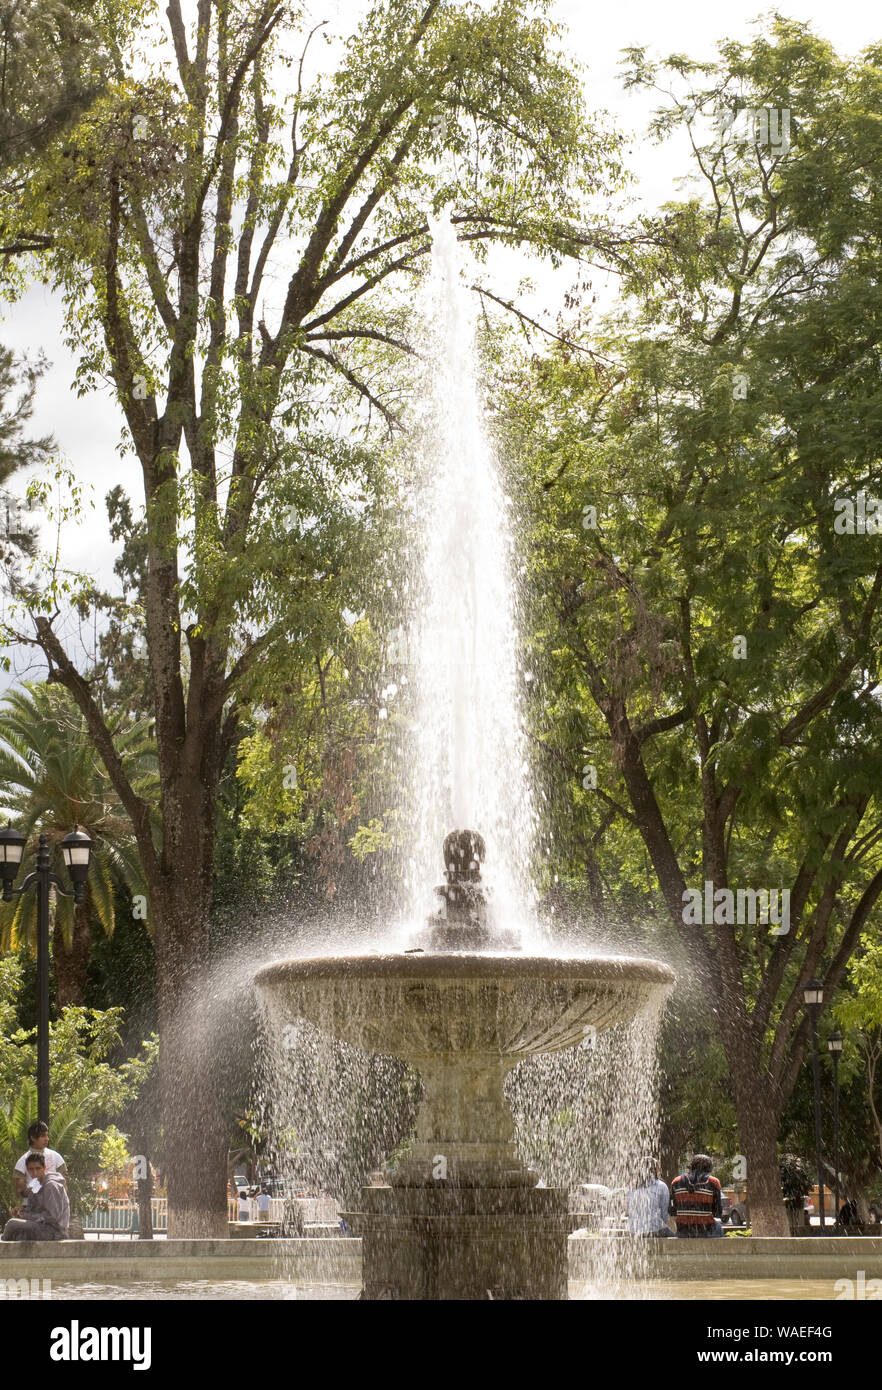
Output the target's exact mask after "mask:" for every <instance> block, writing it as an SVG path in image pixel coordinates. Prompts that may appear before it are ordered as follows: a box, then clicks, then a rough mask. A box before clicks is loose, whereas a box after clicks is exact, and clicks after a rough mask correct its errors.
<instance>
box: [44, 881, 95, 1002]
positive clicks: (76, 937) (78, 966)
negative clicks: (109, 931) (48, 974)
mask: <svg viewBox="0 0 882 1390" xmlns="http://www.w3.org/2000/svg"><path fill="white" fill-rule="evenodd" d="M89 939H90V934H89V908H88V904H87V903H80V904H79V905H78V906H77V907H75V908H74V926H73V938H72V940H71V944H70V949H68V947H67V946H66V945H65V942H64V935H63V933H62V930H61V926H60V924H59V923H58V922H57V921H56V924H55V930H54V932H53V934H52V964H53V967H54V970H55V999H56V1006H57V1008H59V1009H63V1008H65V1007H66V1005H68V1004H77V1005H80V1004H82V1003H83V1001H84V999H85V997H86V979H87V976H88V972H89Z"/></svg>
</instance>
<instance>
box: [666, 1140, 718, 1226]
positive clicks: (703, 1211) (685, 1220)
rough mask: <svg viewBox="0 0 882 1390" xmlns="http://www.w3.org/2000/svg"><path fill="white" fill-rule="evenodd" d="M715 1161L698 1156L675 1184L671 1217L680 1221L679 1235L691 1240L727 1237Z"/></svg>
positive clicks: (672, 1186) (704, 1156)
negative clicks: (724, 1235)
mask: <svg viewBox="0 0 882 1390" xmlns="http://www.w3.org/2000/svg"><path fill="white" fill-rule="evenodd" d="M712 1168H713V1161H712V1160H711V1159H710V1158H709V1157H708V1155H707V1154H695V1155H694V1157H693V1159H692V1162H691V1163H690V1164H689V1167H688V1168H687V1169H686V1172H685V1173H681V1174H680V1176H679V1177H676V1178H674V1181H673V1182H672V1183H671V1215H672V1216H673V1217H675V1218H676V1221H677V1235H678V1236H686V1237H687V1238H689V1237H692V1238H695V1237H700V1236H721V1235H722V1234H723V1228H722V1224H719V1225H718V1224H717V1223H718V1222H720V1223H721V1222H722V1216H723V1193H722V1189H721V1188H720V1184H719V1180H718V1179H717V1178H715V1177H714V1176H713V1173H712V1172H711V1169H712Z"/></svg>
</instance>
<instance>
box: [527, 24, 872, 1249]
mask: <svg viewBox="0 0 882 1390" xmlns="http://www.w3.org/2000/svg"><path fill="white" fill-rule="evenodd" d="M633 58H634V73H633V80H634V81H637V82H641V83H644V84H645V85H647V86H661V85H663V76H665V77H667V78H669V79H670V81H671V84H672V91H671V98H670V106H669V107H668V108H666V109H665V110H664V112H663V114H662V115H661V116H660V118H659V123H658V125H659V129H660V131H662V132H663V133H664V132H665V131H667V130H669V129H671V128H673V127H675V126H682V127H683V128H684V129H685V130H686V131H687V132H688V133H689V134H690V135H691V138H692V140H693V150H694V167H695V170H696V175H697V177H698V179H699V180H700V181H701V183H703V185H704V186H705V188H706V189H707V190H708V196H707V197H706V198H702V197H701V196H700V195H696V197H695V198H694V199H692V200H690V201H688V202H686V203H681V204H674V205H671V206H669V207H667V208H665V209H664V210H663V211H662V213H661V214H660V216H659V217H658V218H657V219H655V220H654V221H653V222H652V223H651V225H650V227H649V228H648V232H649V235H648V237H647V249H646V251H645V254H642V255H640V256H639V257H637V258H636V259H635V261H634V264H633V267H632V271H631V273H630V274H629V276H628V277H627V278H626V282H625V289H626V291H627V292H628V293H629V295H630V296H631V299H630V305H629V307H628V308H627V309H626V310H623V311H622V312H621V314H620V315H619V317H618V319H614V320H613V321H612V322H611V323H610V325H609V327H608V329H607V331H606V333H605V334H603V333H600V334H597V335H595V336H594V337H592V338H587V339H586V340H585V341H584V342H583V344H582V346H583V349H586V350H583V351H581V352H575V353H573V352H568V351H565V350H561V351H560V352H558V353H557V354H556V356H555V357H554V358H553V359H552V360H549V361H545V362H541V363H539V364H538V365H537V366H536V368H535V370H534V371H533V374H532V375H533V382H534V387H535V395H534V396H533V398H532V400H531V399H530V397H529V394H528V393H526V392H523V391H522V392H521V395H520V398H519V400H518V401H517V402H515V403H514V406H513V419H512V424H511V429H512V431H513V435H512V439H513V441H514V445H515V446H516V447H518V448H521V447H523V446H525V445H526V447H527V448H528V449H529V448H530V445H529V441H530V440H532V441H533V444H532V450H533V459H534V464H538V468H537V469H536V471H535V472H534V474H533V479H534V487H535V496H536V499H537V516H538V529H537V531H536V533H535V546H536V550H535V560H534V563H535V565H536V569H537V576H538V585H537V587H538V589H539V591H540V592H541V594H542V595H543V598H542V600H541V601H540V603H539V605H538V609H537V614H536V620H537V636H536V646H537V654H536V655H537V669H538V670H540V671H541V670H544V671H545V673H546V676H547V679H548V681H549V684H550V689H551V691H552V698H551V699H550V700H549V701H548V704H547V706H546V707H545V709H544V710H543V711H540V712H539V713H538V716H537V723H538V729H537V735H536V736H537V738H538V740H539V742H540V744H542V745H543V746H545V747H547V749H548V751H549V754H550V756H552V757H553V758H554V759H555V761H556V763H557V764H558V765H559V763H560V762H561V760H562V761H563V762H564V764H565V765H566V766H567V767H568V769H569V771H570V776H571V782H570V786H571V787H572V786H573V785H574V783H575V781H576V778H578V779H579V782H581V783H582V785H580V786H579V787H578V790H577V791H576V792H575V796H574V798H573V799H574V803H575V806H576V817H575V819H576V825H577V828H578V832H579V837H580V843H581V844H582V845H583V846H588V847H590V852H591V853H590V857H586V865H587V871H588V872H589V875H590V877H591V880H592V882H593V883H594V886H595V897H596V900H597V906H598V910H600V911H603V908H604V899H606V902H607V904H608V903H609V894H608V892H607V890H606V889H605V887H604V880H605V881H606V883H607V884H608V883H610V882H614V881H615V878H616V877H618V876H621V866H622V863H623V862H624V864H625V865H626V866H627V869H626V877H627V878H628V879H630V882H631V886H632V888H635V889H636V888H639V885H640V881H641V879H642V878H643V873H644V866H645V865H646V864H648V865H649V866H651V869H652V874H653V878H654V881H655V883H656V884H657V885H658V891H659V893H660V895H661V900H662V902H663V903H664V905H665V907H666V909H667V911H668V913H669V915H670V918H671V920H672V921H673V923H674V924H675V926H676V928H677V931H678V933H679V936H680V942H681V945H680V954H681V957H682V959H683V961H684V964H685V965H686V966H687V967H688V966H689V965H691V966H692V968H693V969H694V971H695V973H696V975H697V977H698V979H699V980H700V982H701V984H702V986H703V988H704V990H705V993H706V996H707V1000H708V1003H709V1006H710V1008H711V1010H712V1014H713V1017H714V1019H715V1023H716V1027H717V1030H718V1034H719V1037H720V1040H721V1042H722V1044H723V1048H724V1050H725V1054H726V1060H727V1063H728V1068H729V1073H730V1077H731V1086H732V1096H733V1099H734V1102H735V1106H736V1111H737V1117H738V1125H739V1131H740V1137H741V1144H742V1146H743V1152H744V1154H745V1156H746V1158H747V1165H748V1183H749V1188H750V1201H751V1213H752V1218H753V1221H754V1229H756V1230H757V1231H759V1232H762V1233H765V1234H776V1233H782V1234H783V1233H786V1228H785V1224H784V1214H783V1210H782V1208H781V1196H780V1185H779V1179H778V1167H777V1156H776V1137H777V1125H778V1121H779V1118H780V1115H781V1112H782V1107H783V1105H784V1104H785V1103H786V1101H787V1099H788V1097H789V1096H790V1094H791V1093H792V1091H793V1088H794V1085H795V1083H796V1079H797V1076H798V1074H799V1068H800V1066H801V1064H802V1061H803V1058H804V1055H805V1049H806V1043H807V1039H808V1021H807V1018H806V1013H805V1010H804V1008H803V987H804V985H805V983H806V982H807V980H808V979H809V978H811V977H812V976H814V975H819V976H821V978H822V980H823V982H824V985H825V989H826V990H827V994H828V998H832V996H833V992H834V990H835V989H836V987H837V986H838V985H839V984H840V983H841V982H842V980H843V976H844V972H845V968H846V965H847V962H848V959H849V956H850V954H851V952H852V951H853V950H854V948H855V945H856V943H857V941H858V939H859V936H860V934H861V932H862V931H863V930H864V929H865V928H866V927H867V926H868V924H869V923H870V922H871V921H872V922H875V921H876V920H877V912H878V902H879V897H880V893H882V857H880V850H879V846H880V841H882V805H880V802H879V799H878V786H879V777H880V774H882V762H880V755H879V748H880V734H882V722H880V721H882V715H880V705H879V698H878V696H879V668H878V648H879V641H880V637H882V612H880V599H882V566H880V563H879V557H878V553H877V545H878V541H877V538H876V534H875V533H876V529H877V527H876V523H875V521H873V516H874V511H873V502H872V499H874V498H876V497H879V496H880V495H882V473H880V469H882V464H880V457H879V446H878V439H879V425H880V421H882V383H880V377H879V353H880V343H882V298H880V289H879V279H878V262H879V255H880V251H882V244H880V231H882V222H880V214H882V202H880V198H879V193H878V188H879V175H880V173H882V136H880V131H879V126H878V122H877V121H876V119H875V115H871V114H869V113H874V112H875V111H876V110H877V109H878V106H879V99H880V96H882V91H880V86H879V72H880V68H879V61H878V59H879V54H878V52H876V53H870V54H868V55H866V56H865V57H864V58H863V59H861V60H857V61H855V62H847V61H844V60H841V59H839V58H838V57H837V56H836V55H835V53H834V52H833V51H832V49H831V48H830V46H829V45H828V44H826V43H824V42H822V41H821V40H819V39H817V38H815V37H814V36H813V35H812V34H811V33H810V32H809V31H808V30H807V28H806V27H805V26H802V25H797V24H791V23H789V22H785V21H783V20H781V21H778V22H776V24H775V25H774V26H773V29H772V32H771V34H770V35H769V36H762V37H761V38H759V39H758V40H757V41H756V42H755V43H754V44H752V45H749V46H744V45H738V44H726V45H723V46H722V53H721V58H720V61H719V62H718V63H717V64H711V65H707V66H705V67H702V68H698V67H697V65H695V64H691V63H689V62H688V61H687V60H686V59H682V58H672V59H670V60H669V62H668V64H667V67H666V68H653V67H652V66H651V65H649V64H648V63H647V60H646V58H645V55H643V54H642V53H635V54H634V55H633ZM683 88H685V90H682V89H683ZM681 91H682V95H680V92H681ZM745 111H746V112H747V113H748V119H747V121H745V120H744V112H745ZM763 111H765V129H764V127H763V122H762V120H761V119H760V118H761V115H762V112H763ZM772 111H774V112H776V113H777V120H778V138H777V140H776V141H775V143H774V144H772V143H771V139H770V137H771V133H772V124H773V123H772V121H771V118H770V112H772ZM720 112H722V113H724V114H723V118H722V119H721V118H720V116H719V113H720ZM735 112H740V113H741V114H740V116H739V118H738V119H737V120H736V119H734V115H733V113H735ZM784 112H786V113H787V117H788V119H789V141H786V142H785V141H784V140H783V138H781V135H782V131H783V124H784V115H783V113H784ZM702 113H704V116H705V117H706V120H705V124H704V126H703V127H702V125H701V117H702ZM714 113H717V116H716V118H715V119H714ZM730 116H731V117H733V118H732V119H730ZM537 405H538V409H537ZM862 499H863V501H862ZM868 499H869V501H868ZM862 506H863V508H864V512H865V513H866V514H867V515H869V517H870V519H871V525H870V528H869V530H868V529H867V527H866V525H864V524H862V522H861V515H862V512H861V508H862ZM878 521H879V522H882V512H880V513H879V514H878ZM583 768H585V769H586V772H585V775H584V777H583V772H582V769H583ZM591 769H593V771H591ZM635 842H636V843H635ZM637 845H639V846H640V849H639V852H635V851H636V847H637ZM573 857H574V858H575V855H574V856H573ZM604 871H605V872H604ZM706 884H710V885H711V890H710V891H711V898H710V905H709V908H708V907H706V906H705V885H706ZM785 888H786V890H787V891H788V893H789V920H788V921H784V920H782V919H780V914H779V920H777V921H775V920H773V919H772V918H771V917H770V915H768V914H766V916H765V917H763V915H762V913H761V912H760V911H757V908H756V905H755V903H754V906H753V908H751V902H752V901H753V900H752V898H749V897H745V898H743V899H742V904H741V910H740V912H739V910H738V903H737V899H736V898H735V897H734V895H735V894H736V893H737V891H738V890H739V889H740V890H742V892H743V893H747V892H748V891H750V892H751V893H754V892H756V891H757V890H760V889H768V890H772V889H776V890H777V889H781V890H783V889H785ZM696 890H697V892H698V893H699V894H700V901H697V900H695V899H693V898H692V896H691V894H692V893H693V892H694V891H696ZM644 892H645V889H644ZM730 893H731V894H732V895H733V897H732V900H731V902H730V899H729V897H728V895H729V894H730ZM646 897H647V899H648V901H649V903H650V904H652V903H653V895H652V894H651V893H650V894H646ZM781 906H783V900H782V901H781V902H780V903H779V907H781ZM751 913H752V915H751Z"/></svg>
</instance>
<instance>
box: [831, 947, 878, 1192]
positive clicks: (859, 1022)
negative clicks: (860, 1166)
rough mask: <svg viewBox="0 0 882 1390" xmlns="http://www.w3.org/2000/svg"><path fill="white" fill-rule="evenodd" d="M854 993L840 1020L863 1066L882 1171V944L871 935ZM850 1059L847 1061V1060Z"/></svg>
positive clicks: (853, 970)
mask: <svg viewBox="0 0 882 1390" xmlns="http://www.w3.org/2000/svg"><path fill="white" fill-rule="evenodd" d="M849 982H850V984H851V985H852V988H853V990H854V992H853V993H852V994H851V995H850V997H847V998H845V999H843V1000H842V1001H841V1002H840V1004H839V1005H838V1007H837V1010H836V1018H837V1021H838V1022H839V1023H840V1024H841V1026H842V1027H843V1028H846V1029H848V1030H849V1034H850V1036H849V1041H850V1042H852V1043H853V1044H854V1047H855V1050H856V1052H857V1054H858V1057H859V1059H860V1062H861V1063H862V1064H863V1070H864V1079H865V1087H866V1099H867V1105H868V1106H869V1110H870V1115H871V1117H872V1122H873V1129H874V1132H875V1133H874V1138H875V1149H876V1155H875V1157H876V1162H877V1165H878V1169H879V1171H882V1097H880V1093H879V1082H880V1076H882V944H880V942H879V941H878V940H876V939H875V938H874V937H872V936H870V935H869V934H865V935H864V936H862V937H861V941H860V952H859V954H858V955H857V957H856V959H855V960H853V961H852V963H851V966H850V968H849ZM846 1060H847V1058H846Z"/></svg>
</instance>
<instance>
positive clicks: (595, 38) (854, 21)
mask: <svg viewBox="0 0 882 1390" xmlns="http://www.w3.org/2000/svg"><path fill="white" fill-rule="evenodd" d="M361 8H362V0H328V3H326V4H324V5H320V4H317V3H314V4H312V6H311V9H312V10H313V12H314V14H315V17H316V19H327V20H328V21H329V24H330V27H331V28H332V29H338V30H340V29H345V28H349V27H351V26H352V23H353V21H354V20H355V19H356V18H357V15H358V13H359V12H360V10H361ZM782 11H783V13H785V14H786V15H787V16H788V17H789V18H793V19H799V20H804V21H807V22H809V23H811V24H812V26H813V27H814V28H815V30H816V31H817V32H818V33H819V34H821V35H822V36H823V37H825V38H828V39H830V40H831V41H832V42H833V44H834V45H835V47H836V48H837V49H838V50H839V52H840V53H844V54H854V53H857V52H859V51H860V50H861V49H862V48H863V47H865V46H866V45H867V44H869V43H871V42H873V41H875V40H877V39H879V38H880V37H882V11H880V10H879V8H878V6H875V5H871V4H862V3H857V2H856V0H838V2H837V3H836V4H833V3H829V0H828V2H827V3H808V4H798V3H794V0H790V3H784V4H782ZM552 12H553V15H554V17H555V18H556V19H558V20H559V21H561V22H563V23H564V24H565V25H566V26H567V28H568V31H569V38H568V42H567V49H568V51H569V52H570V53H571V54H572V55H573V57H574V59H575V60H576V61H577V62H578V63H579V64H580V65H582V66H584V67H585V68H586V72H585V74H584V82H585V92H586V99H587V102H588V104H589V106H590V107H591V108H593V109H595V110H598V109H600V110H605V111H607V112H608V113H609V117H610V119H611V120H613V121H615V122H616V123H617V124H618V126H619V127H620V128H621V129H622V130H624V131H625V132H628V133H631V134H632V135H633V139H632V140H631V141H630V149H631V153H630V156H629V160H628V162H629V165H630V168H631V169H632V170H633V172H634V173H635V175H636V177H637V185H638V186H637V190H636V192H637V196H638V197H639V200H640V202H641V203H643V204H644V205H646V206H648V207H656V206H658V205H659V204H660V203H663V202H665V201H667V200H668V199H669V198H671V197H672V196H673V195H674V193H675V191H676V190H675V186H674V180H675V179H676V177H677V176H678V174H679V173H681V172H682V170H683V169H684V167H685V161H684V159H683V154H682V149H678V148H677V146H676V145H674V144H671V145H669V146H658V145H656V144H654V143H651V142H650V141H649V140H647V139H646V137H645V135H644V133H643V132H644V131H645V128H646V123H647V121H648V118H649V116H650V115H651V112H652V108H653V106H654V104H655V103H654V102H653V101H652V100H651V99H650V98H647V97H646V96H645V95H643V94H634V93H628V92H625V91H624V90H623V88H622V84H621V74H620V71H619V66H618V65H619V62H620V60H621V54H622V50H623V49H624V48H626V47H628V46H629V45H632V44H640V45H642V46H645V47H646V48H648V49H649V50H650V51H651V52H652V53H655V54H656V55H658V56H664V55H666V54H668V53H673V52H685V53H688V54H689V55H690V57H694V58H703V57H708V58H710V57H712V56H713V54H714V50H715V45H716V43H717V42H718V41H719V40H720V39H722V38H726V37H729V38H740V39H747V38H749V37H750V35H751V33H752V31H753V25H754V22H755V20H756V17H757V14H758V13H759V11H758V7H757V3H756V0H750V2H749V3H746V2H745V0H727V3H726V4H725V5H710V4H707V3H701V0H689V3H676V0H674V2H673V3H667V4H659V3H658V2H657V0H616V3H614V4H603V5H593V4H590V3H581V0H558V2H557V3H555V4H554V5H553V7H552ZM766 13H767V14H768V13H769V12H768V11H767V12H766ZM491 254H492V253H491ZM498 267H502V269H503V271H504V272H505V271H507V266H503V263H502V261H500V262H499V263H498ZM498 267H497V268H498ZM534 279H535V281H536V284H537V294H538V297H539V299H540V300H542V299H543V298H544V301H545V307H546V308H548V309H551V310H552V311H553V310H554V309H556V307H557V304H558V303H559V302H560V295H561V294H562V292H563V289H564V288H565V283H564V282H562V281H561V280H560V277H557V278H554V277H552V276H551V275H550V274H549V275H548V277H547V278H545V279H543V274H542V272H541V271H538V270H536V271H534ZM61 323H62V315H61V306H60V303H59V301H58V299H57V297H56V296H54V295H53V294H52V292H51V291H49V290H48V289H45V288H43V287H36V288H33V289H31V290H29V291H28V292H27V293H26V294H25V296H24V297H23V298H22V299H21V300H20V301H19V302H18V303H17V304H15V305H13V306H7V311H6V321H5V322H0V341H3V342H5V343H7V344H9V345H11V346H13V347H14V348H15V349H16V350H17V351H18V352H21V353H27V354H29V355H36V354H37V353H38V352H40V351H41V350H42V351H44V352H45V353H46V355H47V357H48V358H49V360H50V362H51V366H50V368H49V370H48V372H47V373H46V375H45V376H44V377H43V379H42V381H41V383H40V386H39V389H38V396H37V402H36V409H35V412H34V418H33V422H32V430H31V433H32V434H34V435H43V434H52V435H53V436H54V437H55V439H56V440H57V442H58V444H59V446H60V450H61V452H62V454H63V456H64V457H65V459H66V460H67V461H68V463H69V464H70V466H71V467H72V468H73V469H74V471H75V472H76V473H77V475H78V477H80V478H81V479H82V480H83V481H84V483H85V484H86V488H87V496H88V497H90V498H91V501H92V503H93V504H94V509H93V510H90V511H88V512H87V515H86V518H85V519H84V521H83V523H82V524H80V525H79V526H77V527H74V528H70V527H69V528H68V529H67V530H66V532H65V545H64V557H65V560H66V562H67V563H68V564H69V565H71V566H72V567H73V568H75V569H79V570H83V571H85V572H87V573H90V574H92V575H93V576H95V577H96V578H97V579H98V580H99V581H100V582H101V583H102V585H105V586H109V585H110V584H111V583H112V568H113V559H114V547H113V546H112V544H111V542H110V539H109V536H108V534H107V523H106V512H105V509H104V500H103V499H104V495H105V493H106V492H107V491H108V490H109V489H110V488H111V487H112V486H113V485H114V484H116V483H117V482H122V483H123V485H124V486H125V487H126V489H127V490H128V491H129V492H130V494H131V495H132V496H133V497H134V498H136V499H138V498H139V479H138V471H137V469H136V465H135V464H134V461H133V460H132V459H131V458H129V459H123V458H121V457H120V455H119V452H118V445H119V442H120V437H121V435H120V431H121V426H120V415H119V413H118V410H117V408H116V406H115V404H114V403H113V401H112V399H111V398H110V395H109V393H108V392H106V391H105V392H98V393H95V394H92V395H89V396H87V397H84V398H78V397H77V395H76V394H75V392H74V390H73V377H74V359H73V358H72V357H71V356H70V354H69V353H68V352H67V351H66V349H65V347H64V344H63V342H62V340H61Z"/></svg>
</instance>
